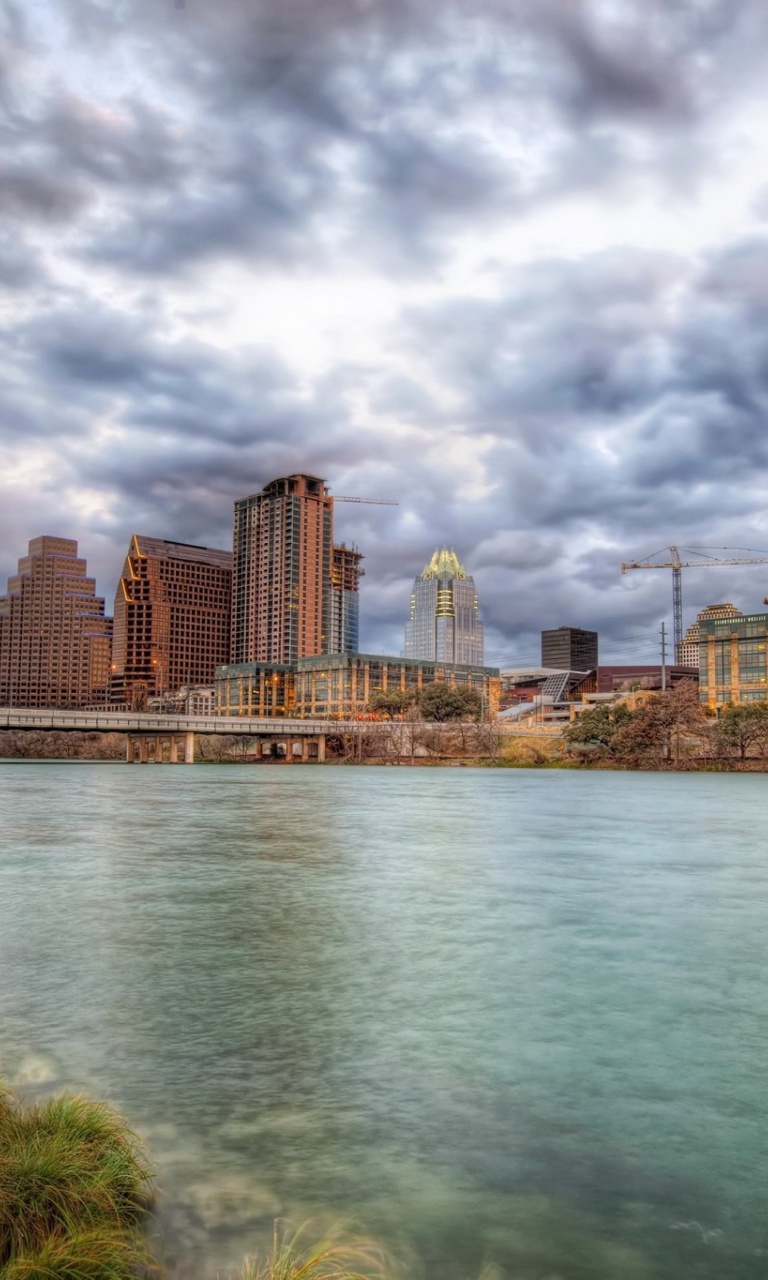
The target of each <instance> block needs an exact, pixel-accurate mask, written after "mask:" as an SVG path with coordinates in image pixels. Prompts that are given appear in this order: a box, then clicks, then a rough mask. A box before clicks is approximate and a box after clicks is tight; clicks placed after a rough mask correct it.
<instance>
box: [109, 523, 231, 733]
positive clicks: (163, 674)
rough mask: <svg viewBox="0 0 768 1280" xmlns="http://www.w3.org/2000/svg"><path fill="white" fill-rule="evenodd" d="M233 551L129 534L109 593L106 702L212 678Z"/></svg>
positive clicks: (220, 654) (226, 623)
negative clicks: (111, 599) (110, 630)
mask: <svg viewBox="0 0 768 1280" xmlns="http://www.w3.org/2000/svg"><path fill="white" fill-rule="evenodd" d="M231 598H232V553H231V551H219V550H216V549H214V548H212V547H199V546H194V545H191V544H189V543H185V542H168V541H166V540H165V539H164V538H149V537H145V536H144V535H143V534H136V533H135V534H134V535H133V537H132V538H131V542H130V546H129V548H128V554H127V556H126V558H125V563H124V565H123V572H122V575H121V578H120V581H119V583H118V586H117V594H116V596H115V621H114V642H113V647H112V680H111V702H112V703H113V704H115V705H127V706H133V707H136V708H137V709H140V708H141V707H142V706H143V705H144V704H145V703H146V701H147V700H148V699H149V698H151V697H160V696H163V695H170V694H172V693H174V692H175V691H176V690H178V689H180V688H182V687H189V686H190V685H203V686H204V685H212V684H213V678H214V672H215V670H216V667H217V666H221V664H222V662H226V661H227V660H228V658H229V651H230V631H229V628H230V617H231Z"/></svg>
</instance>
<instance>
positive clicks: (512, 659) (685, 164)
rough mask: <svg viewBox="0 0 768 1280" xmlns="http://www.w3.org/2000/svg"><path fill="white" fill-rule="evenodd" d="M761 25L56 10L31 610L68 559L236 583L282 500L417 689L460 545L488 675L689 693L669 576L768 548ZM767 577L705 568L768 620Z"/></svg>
mask: <svg viewBox="0 0 768 1280" xmlns="http://www.w3.org/2000/svg"><path fill="white" fill-rule="evenodd" d="M766 52H768V17H767V16H766V13H765V9H764V6H762V5H760V4H759V3H758V2H757V0H735V2H734V3H732V4H731V5H729V6H728V7H727V10H726V8H725V7H724V6H723V5H722V3H721V0H699V2H698V3H696V4H695V5H694V4H691V5H682V6H681V5H675V6H670V5H668V4H666V3H662V0H651V2H650V3H649V4H648V5H646V6H644V7H643V8H642V10H641V9H638V7H637V6H634V5H631V4H629V3H624V2H623V0H617V3H615V4H611V5H606V4H604V3H601V2H598V0H584V3H582V4H580V5H574V4H573V3H572V2H570V0H542V3H540V4H537V5H535V6H529V7H528V6H520V5H519V4H517V3H514V2H513V0H494V3H493V4H491V3H490V0H478V4H477V5H475V6H473V7H472V11H471V13H469V12H468V11H466V10H465V9H462V7H460V6H457V5H455V4H454V3H453V0H435V2H434V4H432V5H430V6H429V8H428V9H427V7H426V6H424V5H417V4H416V3H411V2H410V0H405V3H403V4H402V5H398V6H391V5H386V6H385V5H382V4H379V3H376V0H374V2H373V3H369V4H363V3H360V4H356V3H352V0H350V2H349V3H346V4H339V5H334V6H330V5H327V4H324V3H319V4H317V3H313V4H310V3H309V0H292V3H291V4H290V5H287V6H279V7H277V8H276V7H275V6H270V5H267V4H266V3H264V2H262V0H253V2H252V3H248V4H245V3H243V0H222V2H221V3H220V4H218V5H217V6H214V7H213V8H212V7H210V6H201V5H199V4H198V3H197V2H196V0H187V3H186V4H185V5H184V6H183V7H181V8H180V7H179V6H178V5H176V4H175V3H174V0H153V3H151V4H150V3H149V0H126V2H125V3H124V4H122V5H120V6H113V5H108V4H106V3H104V2H103V0H86V3H85V4H82V3H77V4H76V3H75V2H74V0H41V3H40V4H39V5H36V6H35V7H34V11H23V10H22V8H21V7H20V6H18V5H17V4H15V3H13V0H9V3H7V4H6V5H5V6H4V8H3V14H2V18H0V64H1V65H2V67H3V76H4V81H3V83H4V92H5V97H4V104H5V107H6V110H7V111H8V112H9V120H11V121H12V127H10V126H9V128H8V130H7V132H6V135H5V145H4V156H3V161H2V181H3V191H4V202H3V209H2V224H1V225H0V300H1V301H2V304H3V307H2V317H3V318H2V320H1V321H0V323H2V325H3V336H4V339H5V341H4V343H3V349H2V353H0V378H1V379H2V383H3V387H4V390H3V392H2V397H1V398H0V424H2V425H0V439H2V443H3V449H4V464H5V465H4V468H3V474H2V476H0V581H5V580H6V579H7V578H8V577H10V576H11V575H12V574H13V572H14V569H15V564H16V561H17V559H18V558H19V556H20V555H21V554H22V552H23V548H24V547H25V546H26V544H27V542H28V541H29V540H30V539H31V538H34V537H37V536H39V535H40V534H41V533H48V534H50V535H52V536H57V537H63V538H68V539H74V540H77V541H78V542H79V544H80V546H81V548H82V549H83V554H84V555H85V556H86V557H87V559H88V564H89V572H90V573H91V574H93V575H94V576H95V577H96V581H97V591H98V593H99V595H100V596H104V597H105V598H106V599H107V600H111V599H112V598H113V596H114V592H115V588H116V584H117V581H118V577H119V572H120V565H121V563H122V561H123V558H124V554H125V547H126V545H127V543H128V540H129V538H130V536H131V534H132V533H134V532H135V531H136V530H137V529H138V530H150V531H151V532H152V535H153V536H156V537H158V538H161V539H166V540H179V541H182V542H188V543H194V544H197V545H204V546H212V547H219V546H222V547H226V546H228V545H229V536H230V527H231V510H232V502H233V501H234V500H235V499H236V498H238V497H240V496H242V495H243V494H247V493H253V492H256V491H258V490H259V489H260V488H261V487H262V486H263V485H264V484H266V483H268V482H269V480H270V479H271V478H272V477H273V476H277V475H289V474H292V473H295V472H307V473H309V474H315V475H324V476H332V477H333V480H334V484H333V490H334V491H335V490H338V492H339V493H347V494H354V495H359V496H368V497H379V498H388V499H391V500H394V501H397V502H398V503H399V506H398V507H397V508H386V507H376V506H352V505H350V506H349V507H345V508H338V509H337V511H336V531H335V536H336V539H337V541H339V542H343V543H345V544H347V546H350V547H352V546H357V547H359V548H360V549H361V551H362V552H363V554H364V555H365V567H366V577H365V579H364V581H363V583H362V589H361V598H360V607H361V624H362V625H361V634H360V647H361V649H363V650H365V651H368V652H388V653H397V652H398V651H399V648H400V646H401V636H402V620H403V610H404V607H406V602H407V600H408V596H409V593H410V588H411V584H412V582H413V580H414V578H415V576H416V574H417V573H418V572H419V569H420V567H421V566H422V565H423V563H424V558H425V556H426V555H427V554H428V552H429V549H430V548H431V547H434V546H436V545H437V546H440V545H452V544H453V545H459V546H461V549H462V557H463V559H465V561H466V562H467V563H468V564H469V565H471V567H472V573H473V576H474V578H475V581H476V583H477V587H478V592H479V595H480V598H481V600H482V604H483V613H484V622H485V632H486V661H488V662H491V663H493V664H495V665H502V666H508V665H518V664H523V663H525V662H530V661H532V660H534V659H535V656H536V654H537V652H538V646H539V634H540V631H541V630H542V629H546V628H552V627H557V626H559V625H564V624H567V625H570V626H574V627H581V628H586V629H594V630H597V631H598V632H599V633H600V637H601V647H602V656H604V658H605V660H606V661H607V660H612V661H616V662H621V661H622V660H624V659H626V660H627V661H635V660H639V659H640V658H641V657H644V658H645V659H646V660H647V661H651V662H653V661H657V660H658V631H659V626H660V623H661V621H662V620H665V621H666V622H667V626H668V630H669V628H670V625H671V615H672V607H671V594H672V593H671V580H670V574H669V573H668V572H667V571H662V570H659V571H658V572H656V573H644V574H641V573H637V574H628V575H626V576H624V577H622V575H621V572H620V565H621V563H622V561H625V560H633V559H644V558H646V557H647V556H648V555H650V554H651V553H652V552H654V551H656V550H657V549H659V548H664V547H665V546H668V545H678V546H681V547H705V548H711V547H715V548H724V547H729V548H753V549H755V550H757V551H762V552H763V553H765V550H766V548H768V512H767V511H766V507H765V501H764V493H765V491H766V486H767V485H768V440H766V433H765V430H764V422H763V419H764V407H765V399H766V387H765V375H764V367H763V359H762V353H763V351H764V349H765V345H766V338H768V334H767V333H766V332H765V331H766V328H768V313H766V311H765V306H764V302H763V296H764V292H765V280H766V279H768V227H767V226H766V219H767V218H768V158H766V157H765V155H764V148H763V147H762V132H761V121H762V118H763V116H764V106H765V103H764V96H765V91H764V89H763V86H762V68H763V65H764V62H765V55H766ZM767 579H768V574H766V573H765V572H764V571H763V570H762V569H761V568H759V567H751V568H741V569H739V568H733V569H730V570H728V571H725V570H718V571H717V572H716V573H715V572H713V571H712V570H709V569H703V570H686V571H684V575H683V583H684V593H685V616H684V623H685V626H686V627H687V626H689V625H691V624H692V622H693V621H694V619H695V617H696V615H697V613H698V612H699V611H700V610H701V609H703V608H704V607H705V606H706V605H707V604H708V603H710V602H711V601H712V600H713V599H728V600H732V601H733V603H734V605H736V606H737V607H738V608H740V609H741V610H742V611H743V612H744V613H745V614H750V613H752V612H754V611H755V609H759V608H761V607H762V606H761V602H762V599H763V597H764V596H765V595H768V581H767Z"/></svg>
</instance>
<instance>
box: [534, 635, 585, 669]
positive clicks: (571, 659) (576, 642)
mask: <svg viewBox="0 0 768 1280" xmlns="http://www.w3.org/2000/svg"><path fill="white" fill-rule="evenodd" d="M597 642H598V635H597V632H596V631H584V630H583V629H582V628H581V627H555V628H553V629H552V630H550V631H542V633H541V665H542V667H558V668H560V669H561V670H562V671H594V669H595V667H596V666H597V665H598V653H597Z"/></svg>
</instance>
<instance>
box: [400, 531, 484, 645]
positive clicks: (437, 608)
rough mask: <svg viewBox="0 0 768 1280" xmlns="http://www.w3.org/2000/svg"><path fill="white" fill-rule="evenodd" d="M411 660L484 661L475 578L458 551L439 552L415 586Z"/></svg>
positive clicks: (408, 635) (408, 633)
mask: <svg viewBox="0 0 768 1280" xmlns="http://www.w3.org/2000/svg"><path fill="white" fill-rule="evenodd" d="M404 656H405V657H406V658H421V659H424V660H425V661H428V662H456V663H464V664H469V665H470V666H478V667H481V666H482V665H483V624H482V622H481V621H480V611H479V603H478V598H477V590H476V588H475V583H474V579H473V578H472V576H471V575H470V574H468V573H467V571H466V569H465V568H464V566H463V564H461V562H460V560H459V558H458V556H457V555H456V553H455V551H449V550H448V549H447V547H443V549H442V550H441V551H435V553H434V555H433V556H432V559H431V560H430V561H429V562H428V563H427V564H426V565H425V566H424V568H423V569H422V571H421V573H420V574H419V576H418V577H417V578H416V580H415V582H414V584H413V590H412V592H411V612H410V617H409V619H408V621H407V623H406V624H405V650H404Z"/></svg>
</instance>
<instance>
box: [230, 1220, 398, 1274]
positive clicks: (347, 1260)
mask: <svg viewBox="0 0 768 1280" xmlns="http://www.w3.org/2000/svg"><path fill="white" fill-rule="evenodd" d="M309 1229H310V1228H309V1224H306V1223H305V1224H304V1225H303V1226H301V1227H299V1228H298V1230H296V1231H291V1230H290V1229H289V1228H288V1227H287V1226H286V1224H285V1223H281V1222H276V1223H275V1226H274V1230H273V1233H272V1248H271V1250H270V1252H269V1254H268V1255H267V1256H266V1257H264V1258H260V1259H253V1258H247V1259H246V1262H245V1266H244V1267H243V1269H242V1271H241V1272H240V1273H239V1276H238V1280H383V1278H384V1277H385V1276H386V1275H387V1274H388V1273H389V1267H388V1266H387V1263H386V1259H385V1256H384V1253H383V1251H382V1249H381V1248H380V1246H379V1245H377V1244H376V1243H375V1242H374V1241H373V1240H369V1239H367V1238H365V1237H362V1236H350V1237H348V1238H344V1237H342V1236H341V1234H340V1232H339V1231H332V1232H329V1233H328V1234H326V1235H325V1236H323V1237H322V1238H321V1239H320V1240H315V1241H314V1243H309V1242H308V1240H307V1233H308V1231H309Z"/></svg>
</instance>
